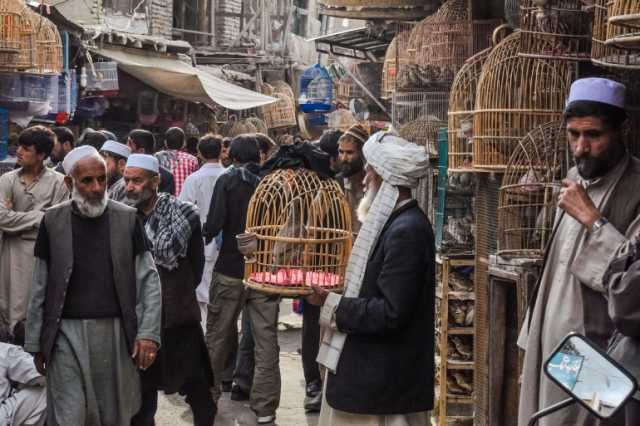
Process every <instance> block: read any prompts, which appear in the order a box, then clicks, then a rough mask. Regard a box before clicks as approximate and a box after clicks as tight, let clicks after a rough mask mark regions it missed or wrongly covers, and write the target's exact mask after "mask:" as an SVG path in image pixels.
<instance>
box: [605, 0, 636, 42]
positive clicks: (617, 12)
mask: <svg viewBox="0 0 640 426" xmlns="http://www.w3.org/2000/svg"><path fill="white" fill-rule="evenodd" d="M607 14H608V16H609V19H608V26H607V42H606V44H607V45H613V46H615V47H619V48H623V49H634V50H638V49H640V2H638V1H637V0H615V1H610V2H609V3H608V12H607Z"/></svg>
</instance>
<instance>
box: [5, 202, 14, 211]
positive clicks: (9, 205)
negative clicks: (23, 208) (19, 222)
mask: <svg viewBox="0 0 640 426" xmlns="http://www.w3.org/2000/svg"><path fill="white" fill-rule="evenodd" d="M4 206H5V207H6V208H7V210H13V203H12V202H11V200H4Z"/></svg>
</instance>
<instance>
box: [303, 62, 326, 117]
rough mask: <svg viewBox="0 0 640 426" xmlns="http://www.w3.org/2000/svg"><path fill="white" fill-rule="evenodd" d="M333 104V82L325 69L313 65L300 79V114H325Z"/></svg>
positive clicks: (318, 65)
mask: <svg viewBox="0 0 640 426" xmlns="http://www.w3.org/2000/svg"><path fill="white" fill-rule="evenodd" d="M332 102H333V80H332V79H331V76H330V75H329V72H328V71H327V69H326V68H325V67H323V66H322V65H320V64H315V65H313V66H312V67H309V68H307V69H306V70H305V71H304V73H303V74H302V76H301V77H300V97H299V98H298V104H299V105H300V111H302V112H307V113H308V112H327V111H330V110H331V107H332Z"/></svg>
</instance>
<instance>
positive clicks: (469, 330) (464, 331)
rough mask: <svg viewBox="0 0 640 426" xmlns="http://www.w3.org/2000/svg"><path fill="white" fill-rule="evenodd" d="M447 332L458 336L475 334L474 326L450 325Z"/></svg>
mask: <svg viewBox="0 0 640 426" xmlns="http://www.w3.org/2000/svg"><path fill="white" fill-rule="evenodd" d="M447 333H448V334H451V335H456V336H459V335H473V327H450V328H449V329H448V330H447Z"/></svg>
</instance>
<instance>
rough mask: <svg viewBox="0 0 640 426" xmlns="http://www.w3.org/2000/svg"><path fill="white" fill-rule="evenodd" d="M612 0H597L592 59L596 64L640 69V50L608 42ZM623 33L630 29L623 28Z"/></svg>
mask: <svg viewBox="0 0 640 426" xmlns="http://www.w3.org/2000/svg"><path fill="white" fill-rule="evenodd" d="M609 3H610V0H595V5H594V14H593V39H592V46H591V61H592V62H593V63H594V64H596V65H601V66H605V67H610V68H619V69H625V70H638V69H640V52H639V51H634V50H627V49H621V48H619V47H616V46H615V45H613V44H611V43H609V44H607V38H608V37H609V35H608V32H609V25H608V24H607V22H608V19H609V5H610V4H609ZM621 31H622V33H624V32H625V31H629V30H628V29H622V30H621Z"/></svg>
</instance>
